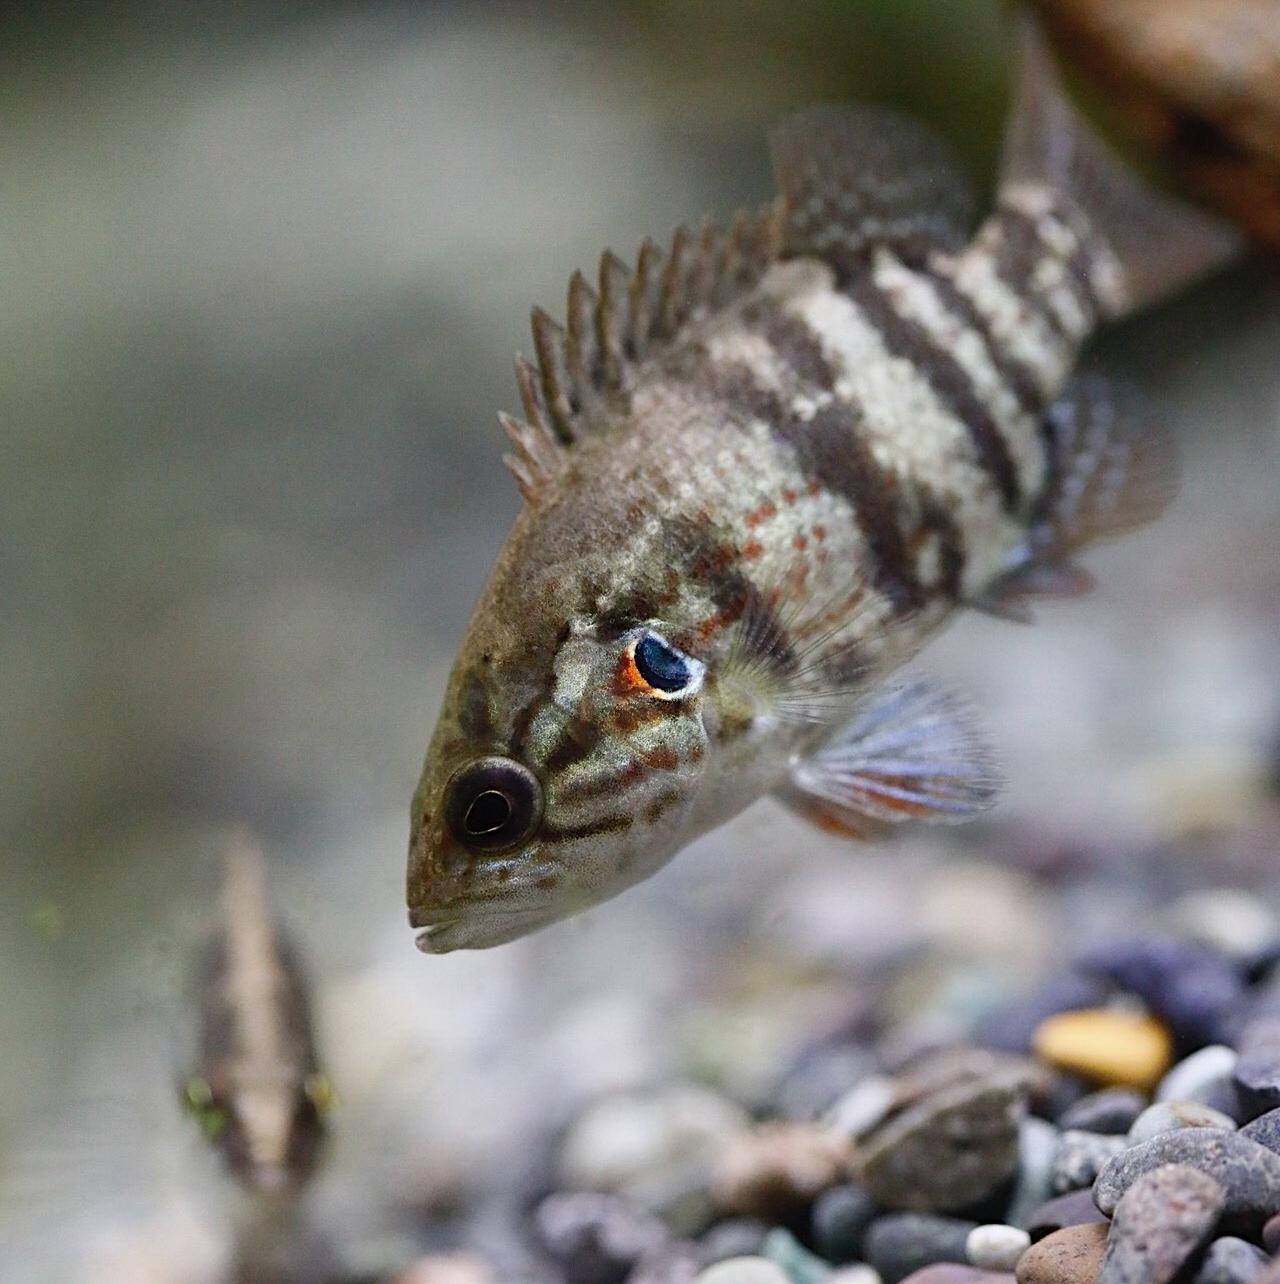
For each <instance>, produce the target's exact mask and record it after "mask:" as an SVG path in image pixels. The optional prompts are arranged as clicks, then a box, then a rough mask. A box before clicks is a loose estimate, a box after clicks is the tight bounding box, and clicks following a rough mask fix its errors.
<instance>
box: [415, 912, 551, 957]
mask: <svg viewBox="0 0 1280 1284" xmlns="http://www.w3.org/2000/svg"><path fill="white" fill-rule="evenodd" d="M468 909H469V910H470V911H471V912H470V913H467V912H466V911H467V910H468ZM555 917H556V914H555V912H554V908H553V907H552V906H550V905H548V904H546V903H544V902H539V903H537V904H534V905H524V906H519V905H513V904H506V905H498V906H495V905H494V904H493V903H492V902H485V901H474V902H472V903H471V904H470V906H469V907H463V908H461V909H454V910H452V911H446V910H436V911H416V910H415V911H411V912H410V915H409V918H410V924H411V926H413V927H421V928H422V929H423V930H422V931H421V932H419V933H418V935H417V936H416V937H414V944H415V945H416V946H417V947H418V949H420V950H421V951H422V952H423V953H424V954H448V953H450V952H451V951H453V950H456V949H468V948H470V949H485V948H488V947H490V946H494V945H503V944H506V943H507V942H508V941H513V940H515V939H516V938H517V937H520V936H523V935H524V934H525V932H526V931H533V930H534V929H535V928H537V927H541V926H542V925H543V924H545V923H549V922H551V921H552V920H553V919H554V918H555ZM414 920H417V921H414ZM454 929H460V931H459V930H454Z"/></svg>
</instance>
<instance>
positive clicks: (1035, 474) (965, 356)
mask: <svg viewBox="0 0 1280 1284" xmlns="http://www.w3.org/2000/svg"><path fill="white" fill-rule="evenodd" d="M1007 156H1008V159H1007V162H1006V168H1005V178H1004V181H1003V182H1002V185H1001V190H1000V192H999V195H998V199H997V203H996V208H995V210H994V211H993V212H992V214H991V215H990V216H989V217H988V218H987V219H986V220H985V221H984V222H983V223H982V224H981V226H980V227H979V228H978V229H977V231H976V232H974V233H972V234H971V233H970V218H969V209H970V200H969V197H968V194H967V188H966V186H965V184H964V182H963V179H962V178H961V177H960V176H959V174H958V173H957V171H956V170H955V168H954V166H953V165H952V163H951V162H950V160H949V158H948V157H947V155H946V153H945V150H944V149H943V148H942V147H941V145H940V144H938V143H937V142H936V141H935V140H933V139H932V137H931V136H930V135H928V134H927V133H925V132H924V131H923V130H920V129H919V128H918V127H916V126H914V125H911V124H910V123H909V122H903V121H900V120H899V119H898V118H896V117H893V116H890V115H889V114H887V113H880V112H876V111H874V110H870V109H862V110H854V109H850V110H833V109H820V110H818V111H816V112H813V113H808V114H806V115H803V116H800V117H797V118H796V119H795V120H793V121H792V122H790V123H789V124H788V125H786V126H785V127H784V128H783V129H782V130H780V131H779V132H778V134H777V135H776V136H775V139H774V160H775V168H776V170H777V173H778V177H779V186H780V189H781V190H780V196H779V198H778V199H777V200H776V201H775V202H774V203H773V204H772V205H770V206H768V207H767V208H766V209H764V210H763V211H761V212H760V213H759V214H756V215H753V216H747V217H740V218H739V220H738V221H737V222H736V223H735V224H734V226H733V227H731V228H730V229H729V231H728V232H727V233H725V234H723V235H721V234H719V233H717V232H716V231H715V230H714V229H711V228H709V227H704V229H703V230H702V231H701V232H700V233H698V234H687V233H683V232H681V233H677V235H676V237H675V238H674V240H673V242H672V245H671V247H670V249H669V251H668V252H667V253H666V254H661V253H660V252H659V251H657V249H656V248H655V247H654V246H653V245H652V244H651V243H646V245H645V246H644V247H642V250H641V253H640V256H639V258H638V261H637V264H636V268H635V270H634V271H629V270H627V269H625V268H624V267H623V266H622V265H621V264H620V263H619V262H618V261H617V260H616V259H613V258H612V256H610V255H606V256H605V259H604V260H603V262H602V264H601V271H600V281H599V288H598V290H595V289H592V288H591V287H589V286H588V285H587V284H586V282H585V280H584V279H583V278H582V277H581V276H580V275H578V276H575V278H574V279H573V281H572V282H571V284H570V288H569V296H568V318H567V324H566V327H565V328H564V329H561V328H560V327H559V326H557V325H556V324H555V323H554V322H552V321H551V320H550V319H549V318H548V317H547V316H546V315H545V314H543V313H541V312H535V314H534V339H535V347H536V350H537V356H538V361H537V364H536V365H532V364H529V363H523V362H522V363H518V366H517V373H518V379H519V383H520V388H521V397H522V402H523V405H524V411H525V420H524V421H516V420H512V419H510V418H504V427H505V428H506V429H507V432H508V435H509V436H510V438H511V440H512V442H513V443H514V445H515V447H516V453H515V455H514V456H513V457H512V458H511V459H510V461H509V462H510V465H511V467H512V471H513V472H514V473H515V475H516V478H517V481H518V482H519V484H520V487H521V490H522V491H523V493H524V495H525V498H526V504H525V506H524V508H523V510H522V511H521V513H520V515H519V517H518V518H517V521H516V524H515V527H514V529H513V530H512V532H511V535H510V537H509V538H508V541H507V543H506V545H505V547H504V549H503V551H502V553H501V554H500V556H499V559H498V562H497V564H496V566H495V568H494V571H493V573H492V575H491V577H490V580H489V582H488V584H487V586H486V588H485V590H484V592H483V594H482V596H481V598H480V601H479V603H478V604H477V607H476V609H475V612H474V614H473V616H472V619H471V622H470V624H469V626H468V633H467V638H466V641H465V643H464V646H463V649H462V651H461V652H460V654H459V658H458V661H457V664H456V666H455V670H454V673H453V676H452V678H451V681H450V685H449V689H448V692H447V694H446V698H445V705H444V709H443V711H442V713H441V717H440V721H439V723H438V726H437V730H436V734H435V737H434V739H433V741H432V744H431V747H430V748H429V750H428V755H427V762H426V766H425V768H424V772H423V777H422V780H421V782H420V784H419V788H418V791H417V794H416V795H415V799H414V803H413V811H412V825H413V833H412V838H411V844H410V861H409V879H408V900H409V906H410V919H411V922H412V923H413V924H414V925H415V926H418V927H421V928H424V929H426V930H425V931H424V932H423V934H422V936H421V937H420V938H419V943H420V945H421V946H422V948H424V949H427V950H431V951H443V950H448V949H453V948H458V947H460V946H480V945H491V944H497V943H500V942H501V941H505V940H510V939H512V938H513V937H515V936H519V935H522V934H523V933H525V932H527V931H529V930H532V929H533V928H535V927H538V926H541V925H542V924H543V923H546V922H549V921H552V920H553V919H556V918H560V917H563V916H565V915H566V914H569V913H572V912H574V911H575V910H577V909H580V908H583V907H584V906H586V905H589V904H592V903H595V902H597V901H599V900H602V899H605V898H606V897H608V896H611V895H614V894H616V893H617V892H618V891H620V890H622V889H623V888H624V887H626V886H629V885H631V884H634V883H635V882H637V881H639V880H640V879H642V878H644V877H646V876H647V875H648V874H650V873H652V872H653V871H654V870H655V869H656V868H658V867H659V866H660V865H662V864H663V863H665V861H666V860H668V859H669V858H670V857H671V856H672V855H673V854H674V853H675V852H676V851H677V850H678V849H679V848H680V847H682V846H684V845H685V844H686V843H687V842H689V841H690V840H691V839H692V838H693V837H696V836H697V835H698V834H701V833H703V832H706V831H707V830H708V829H711V828H713V827H714V826H716V825H718V824H720V823H722V822H723V821H724V820H726V819H728V818H729V817H731V816H733V815H735V814H736V813H737V812H739V811H741V810H742V809H743V808H744V807H746V806H747V805H749V804H750V803H751V802H753V801H754V800H756V799H757V798H759V797H761V796H763V795H765V794H769V793H772V794H775V795H777V796H779V797H781V798H782V799H783V800H784V801H786V802H788V803H790V804H791V805H793V806H795V807H796V808H797V809H799V810H801V811H803V812H804V813H805V814H806V815H808V816H810V817H811V818H812V819H814V820H815V821H817V822H818V823H820V824H822V825H824V826H826V827H828V828H832V829H836V830H839V831H840V832H844V833H849V834H853V835H858V836H865V835H868V834H870V833H873V832H875V831H876V830H878V829H879V828H880V827H881V826H882V825H884V824H886V823H891V822H894V821H898V820H902V819H907V818H913V817H919V818H923V819H932V820H958V819H964V818H966V817H967V816H969V815H971V814H973V813H974V812H975V811H978V810H980V809H981V808H982V807H984V806H986V805H987V804H988V803H989V802H990V800H991V798H992V796H993V793H994V785H995V772H994V769H993V767H992V763H991V757H990V754H989V753H988V751H987V750H986V749H985V747H984V745H983V744H982V742H981V739H980V737H978V736H977V734H976V733H975V732H974V730H973V727H972V725H971V721H970V719H969V717H968V715H967V714H966V713H965V712H964V711H963V709H962V708H961V707H960V706H959V705H958V704H957V703H956V702H955V701H954V700H952V699H951V698H950V697H947V696H945V695H942V694H940V693H937V692H934V691H933V690H932V689H931V688H928V687H925V686H921V685H913V686H907V687H899V688H887V687H886V686H885V685H884V682H885V679H886V677H887V676H888V675H889V674H890V673H891V672H892V671H893V670H894V669H895V668H896V667H897V666H898V665H900V664H901V663H902V661H903V660H905V659H906V658H908V657H909V656H910V655H911V654H912V653H914V652H915V651H916V650H918V649H919V647H920V646H921V645H922V644H923V643H924V642H925V641H926V640H927V638H928V637H929V636H930V635H932V634H933V633H934V632H935V631H936V630H937V629H938V628H939V627H940V626H941V625H942V624H943V623H944V622H945V621H946V620H947V619H948V618H949V617H950V616H951V615H953V614H954V612H955V611H956V610H957V608H959V607H962V606H965V605H972V606H977V607H980V608H983V609H986V610H989V611H993V612H995V613H997V614H1003V615H1009V616H1013V617H1015V618H1021V617H1023V616H1025V614H1026V605H1025V603H1026V598H1027V597H1028V596H1029V595H1032V594H1034V593H1036V592H1063V591H1075V590H1078V589H1079V587H1081V586H1082V585H1083V583H1084V582H1085V577H1084V575H1083V572H1080V571H1078V569H1076V568H1075V566H1074V563H1073V562H1072V560H1071V558H1072V555H1073V554H1074V553H1075V552H1076V550H1077V549H1078V548H1080V547H1081V546H1083V545H1084V544H1086V543H1088V542H1089V541H1091V540H1093V539H1096V538H1099V537H1101V536H1104V535H1108V534H1112V533H1115V532H1117V531H1119V530H1122V529H1125V528H1127V527H1129V526H1132V525H1135V524H1137V523H1139V522H1141V521H1144V520H1146V519H1148V518H1149V517H1151V516H1153V515H1154V514H1155V513H1156V512H1158V511H1159V509H1160V508H1161V506H1162V505H1163V503H1164V501H1165V500H1166V499H1167V496H1168V490H1169V471H1168V466H1167V452H1166V446H1167V443H1166V442H1165V441H1164V439H1163V437H1162V435H1161V434H1160V433H1159V432H1158V431H1156V430H1152V429H1150V428H1149V426H1148V425H1147V424H1146V423H1145V422H1144V421H1143V420H1142V419H1141V418H1140V417H1137V416H1133V415H1131V414H1130V413H1129V412H1127V411H1126V410H1125V409H1124V408H1123V406H1121V405H1120V403H1119V401H1118V399H1117V397H1116V396H1115V395H1114V394H1113V392H1112V390H1110V389H1109V388H1107V387H1105V386H1104V385H1102V384H1101V383H1100V382H1099V381H1098V380H1096V379H1090V378H1081V377H1079V376H1077V375H1076V373H1075V372H1076V365H1077V360H1078V357H1079V354H1080V350H1081V347H1082V346H1083V344H1084V343H1085V342H1086V341H1087V339H1088V337H1089V336H1090V334H1091V333H1092V332H1093V331H1094V329H1095V328H1096V327H1097V326H1098V325H1099V324H1100V323H1101V322H1103V321H1105V320H1107V319H1109V318H1111V317H1114V316H1117V315H1120V314H1121V313H1123V312H1125V311H1127V310H1129V309H1130V308H1132V307H1134V306H1137V305H1138V304H1140V303H1142V302H1145V301H1146V300H1147V299H1149V298H1152V297H1155V296H1156V295H1158V294H1159V293H1161V292H1163V291H1164V290H1166V289H1168V288H1171V287H1172V286H1173V285H1175V284H1177V283H1178V282H1179V281H1180V280H1181V279H1183V277H1186V276H1190V275H1194V273H1195V272H1196V271H1198V270H1201V269H1202V268H1203V267H1204V266H1205V265H1206V264H1207V263H1209V262H1212V261H1213V260H1214V259H1215V258H1216V257H1218V256H1219V255H1220V254H1221V253H1222V252H1223V244H1224V243H1223V242H1222V240H1221V238H1219V237H1217V235H1216V230H1215V229H1210V228H1208V226H1207V225H1202V224H1200V223H1199V222H1198V221H1197V220H1196V219H1195V218H1193V217H1192V216H1190V215H1189V214H1183V213H1182V212H1181V211H1174V210H1172V209H1170V208H1169V207H1168V206H1167V205H1165V204H1164V203H1163V201H1162V200H1161V199H1160V198H1156V197H1152V196H1148V195H1147V194H1145V193H1143V192H1142V191H1141V190H1140V189H1139V188H1138V185H1137V184H1136V183H1135V182H1134V181H1133V180H1132V179H1129V178H1128V177H1127V176H1126V175H1124V174H1123V173H1122V172H1120V171H1119V170H1118V169H1117V168H1116V167H1115V164H1114V163H1113V162H1112V161H1111V160H1110V159H1109V158H1108V157H1105V156H1104V155H1103V154H1102V153H1100V152H1099V151H1097V150H1096V147H1095V145H1093V144H1092V143H1091V142H1090V141H1089V140H1088V139H1087V138H1085V137H1084V136H1083V135H1082V134H1081V133H1080V131H1079V128H1078V126H1077V125H1076V123H1075V121H1074V118H1073V117H1072V116H1071V115H1070V112H1069V108H1067V106H1066V103H1065V100H1063V99H1062V97H1061V95H1060V92H1059V91H1058V90H1057V87H1056V85H1055V83H1054V82H1053V79H1052V74H1051V71H1050V68H1049V66H1048V63H1047V62H1046V60H1045V57H1044V55H1043V53H1042V52H1041V50H1040V47H1039V45H1038V42H1036V40H1035V38H1034V35H1028V36H1027V37H1026V46H1025V49H1024V57H1023V67H1022V86H1021V91H1020V104H1019V108H1018V111H1017V113H1016V115H1015V118H1014V124H1013V126H1012V128H1011V133H1010V140H1009V143H1008V149H1007ZM1139 216H1140V217H1139ZM1135 224H1138V225H1140V227H1141V228H1142V229H1144V230H1145V236H1143V237H1142V238H1141V239H1140V240H1138V241H1137V242H1136V243H1135V239H1134V236H1135V233H1134V231H1133V227H1134V225H1135ZM1157 232H1159V233H1167V234H1164V235H1162V236H1154V235H1153V234H1154V233H1157ZM1153 246H1154V252H1153ZM1162 250H1163V251H1165V252H1164V253H1162V252H1161V251H1162Z"/></svg>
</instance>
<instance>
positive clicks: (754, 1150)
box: [711, 1123, 849, 1221]
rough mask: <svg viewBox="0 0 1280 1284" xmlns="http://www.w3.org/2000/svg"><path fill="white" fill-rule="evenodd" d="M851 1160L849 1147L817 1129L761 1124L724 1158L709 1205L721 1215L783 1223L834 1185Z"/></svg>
mask: <svg viewBox="0 0 1280 1284" xmlns="http://www.w3.org/2000/svg"><path fill="white" fill-rule="evenodd" d="M848 1161H849V1147H848V1144H847V1143H846V1142H844V1141H842V1140H840V1139H839V1138H838V1137H836V1136H835V1135H834V1134H833V1133H831V1132H830V1131H828V1130H826V1129H822V1128H819V1127H818V1126H817V1125H816V1124H802V1123H766V1124H760V1125H758V1126H757V1127H755V1128H752V1129H750V1130H749V1131H747V1132H744V1133H742V1134H741V1135H740V1136H738V1137H735V1138H734V1139H733V1140H732V1141H731V1142H730V1143H729V1144H728V1146H727V1147H726V1148H725V1150H724V1152H723V1153H722V1154H721V1156H720V1158H719V1159H718V1161H717V1162H716V1166H715V1171H714V1173H713V1175H712V1178H711V1201H712V1203H713V1204H715V1206H716V1207H717V1208H718V1209H719V1210H720V1211H722V1212H726V1213H736V1214H739V1215H745V1216H750V1217H767V1218H771V1219H773V1220H776V1221H785V1220H787V1219H788V1218H789V1216H791V1215H792V1214H793V1213H794V1212H796V1211H798V1210H799V1209H801V1208H803V1207H805V1206H807V1205H809V1204H811V1203H812V1202H813V1201H814V1200H815V1199H816V1198H817V1197H818V1196H819V1195H820V1194H821V1193H822V1192H823V1191H824V1190H827V1189H828V1188H829V1187H831V1186H834V1185H836V1184H837V1183H838V1182H839V1181H840V1180H841V1178H842V1177H843V1176H844V1174H845V1170H846V1167H847V1165H848Z"/></svg>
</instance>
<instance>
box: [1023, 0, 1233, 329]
mask: <svg viewBox="0 0 1280 1284" xmlns="http://www.w3.org/2000/svg"><path fill="white" fill-rule="evenodd" d="M1017 46H1018V47H1017V64H1018V65H1017V80H1016V88H1015V99H1014V108H1013V111H1012V113H1011V115H1010V123H1009V127H1008V131H1007V134H1006V137H1005V146H1004V157H1003V163H1002V170H1001V184H1000V186H1001V195H1002V197H1003V196H1006V195H1007V194H1008V193H1009V192H1010V191H1013V190H1018V189H1022V190H1025V189H1026V188H1028V187H1032V188H1034V187H1039V188H1042V189H1043V188H1048V189H1050V190H1051V191H1052V193H1053V194H1054V195H1055V196H1057V197H1058V198H1059V199H1065V200H1066V201H1067V202H1069V203H1070V204H1071V205H1073V206H1074V207H1075V208H1076V209H1077V210H1078V211H1079V212H1080V213H1082V214H1083V215H1084V216H1085V218H1086V219H1087V221H1088V223H1089V226H1090V228H1091V230H1092V231H1093V233H1094V234H1095V235H1096V236H1098V237H1100V239H1101V240H1102V241H1103V242H1104V244H1105V247H1106V249H1107V250H1109V251H1110V254H1111V256H1112V259H1113V264H1112V266H1113V268H1114V271H1113V272H1112V274H1111V276H1112V279H1111V280H1110V281H1109V282H1108V288H1107V289H1105V290H1104V291H1101V293H1102V294H1103V296H1104V299H1103V301H1104V302H1105V303H1106V305H1107V311H1108V312H1109V313H1110V314H1111V315H1112V316H1122V315H1124V314H1126V313H1129V312H1134V311H1137V310H1138V309H1140V308H1142V307H1144V306H1146V305H1147V304H1149V303H1152V302H1154V301H1155V300H1158V299H1160V298H1163V297H1164V296H1165V295H1168V294H1172V293H1173V292H1174V291H1176V290H1178V289H1180V288H1181V287H1183V286H1184V285H1187V284H1189V283H1190V282H1192V281H1194V280H1196V279H1197V278H1198V277H1200V276H1203V275H1204V274H1205V273H1207V272H1209V271H1211V270H1212V269H1214V268H1216V267H1218V266H1220V265H1222V264H1224V263H1226V262H1227V261H1229V260H1230V259H1231V258H1233V257H1234V256H1235V255H1236V254H1237V253H1238V252H1239V251H1240V249H1241V247H1242V244H1243V243H1242V240H1241V238H1240V237H1239V236H1238V235H1237V234H1236V233H1235V232H1234V231H1233V230H1231V229H1230V228H1229V227H1228V226H1227V225H1226V224H1224V223H1222V222H1220V221H1219V220H1217V219H1215V218H1212V217H1211V216H1209V215H1207V214H1205V213H1202V212H1201V211H1200V210H1198V209H1195V208H1193V207H1192V206H1190V205H1187V204H1185V203H1184V202H1182V201H1179V200H1176V199H1173V198H1171V197H1168V196H1166V195H1164V194H1163V193H1161V192H1159V191H1157V190H1156V189H1155V188H1153V187H1151V186H1150V185H1149V184H1147V183H1145V182H1143V181H1142V180H1141V179H1140V178H1139V177H1138V176H1137V175H1136V174H1134V173H1133V172H1132V171H1131V170H1130V169H1129V168H1128V167H1127V166H1126V165H1125V164H1124V162H1123V161H1121V160H1120V158H1119V157H1117V156H1116V155H1114V154H1113V153H1112V152H1111V150H1110V149H1109V148H1108V147H1106V145H1105V144H1104V143H1103V142H1102V141H1101V140H1100V139H1099V138H1097V137H1096V136H1095V135H1094V134H1093V133H1092V131H1091V130H1090V129H1089V127H1088V126H1087V125H1086V123H1085V122H1084V121H1083V120H1082V119H1081V117H1080V115H1079V113H1078V112H1077V111H1076V110H1075V108H1074V107H1072V105H1071V103H1070V102H1069V100H1068V98H1067V95H1066V92H1065V90H1064V89H1063V86H1062V83H1061V81H1060V79H1059V77H1058V74H1057V71H1056V69H1055V67H1054V64H1053V60H1052V56H1051V55H1050V52H1049V50H1048V48H1047V46H1046V44H1045V41H1044V38H1043V36H1042V35H1041V32H1040V29H1039V25H1038V24H1037V22H1036V20H1035V18H1034V17H1033V16H1032V15H1031V14H1030V13H1029V12H1027V11H1026V10H1025V9H1020V10H1019V12H1018V15H1017Z"/></svg>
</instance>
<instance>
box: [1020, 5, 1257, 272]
mask: <svg viewBox="0 0 1280 1284" xmlns="http://www.w3.org/2000/svg"><path fill="white" fill-rule="evenodd" d="M1035 4H1036V7H1037V8H1038V9H1039V10H1040V12H1041V14H1042V16H1043V18H1044V20H1045V25H1046V28H1047V30H1048V33H1049V36H1050V38H1051V39H1052V41H1053V42H1054V45H1055V47H1056V48H1057V49H1058V51H1059V53H1060V54H1061V55H1062V56H1063V57H1064V58H1065V59H1066V60H1067V61H1068V63H1070V64H1071V65H1072V66H1073V67H1074V68H1076V69H1077V70H1079V72H1080V73H1081V74H1082V75H1083V76H1084V78H1085V79H1086V80H1087V81H1089V82H1090V83H1092V84H1093V85H1094V86H1095V87H1096V88H1097V89H1098V90H1099V91H1100V92H1101V97H1102V98H1103V101H1104V103H1105V104H1106V106H1107V107H1108V108H1109V109H1110V110H1111V111H1112V113H1113V114H1114V119H1115V124H1116V126H1117V128H1118V129H1120V130H1121V131H1123V132H1125V133H1127V134H1128V135H1129V136H1130V137H1131V138H1133V139H1134V140H1136V141H1139V142H1141V143H1142V144H1143V145H1145V146H1148V147H1150V148H1152V149H1153V150H1154V151H1155V152H1157V153H1158V154H1159V155H1160V156H1161V157H1162V158H1163V159H1164V160H1165V161H1166V162H1167V163H1168V164H1169V165H1170V166H1171V167H1172V169H1173V171H1174V173H1175V174H1176V175H1177V176H1178V178H1179V179H1180V180H1181V181H1182V182H1184V183H1185V184H1186V185H1187V187H1188V188H1190V189H1191V190H1192V191H1193V192H1194V193H1196V194H1198V195H1199V196H1200V197H1201V198H1202V199H1203V200H1204V201H1206V202H1207V203H1209V204H1211V205H1213V206H1215V207H1216V208H1217V209H1218V210H1220V211H1221V212H1222V213H1224V214H1226V215H1227V216H1228V217H1230V218H1231V219H1233V220H1235V222H1236V223H1238V224H1239V225H1240V226H1241V227H1242V228H1244V229H1245V231H1246V232H1248V234H1249V235H1250V236H1252V237H1253V238H1254V239H1255V240H1257V241H1259V242H1261V243H1263V244H1265V245H1269V246H1271V247H1272V248H1275V249H1280V0H1035Z"/></svg>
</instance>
